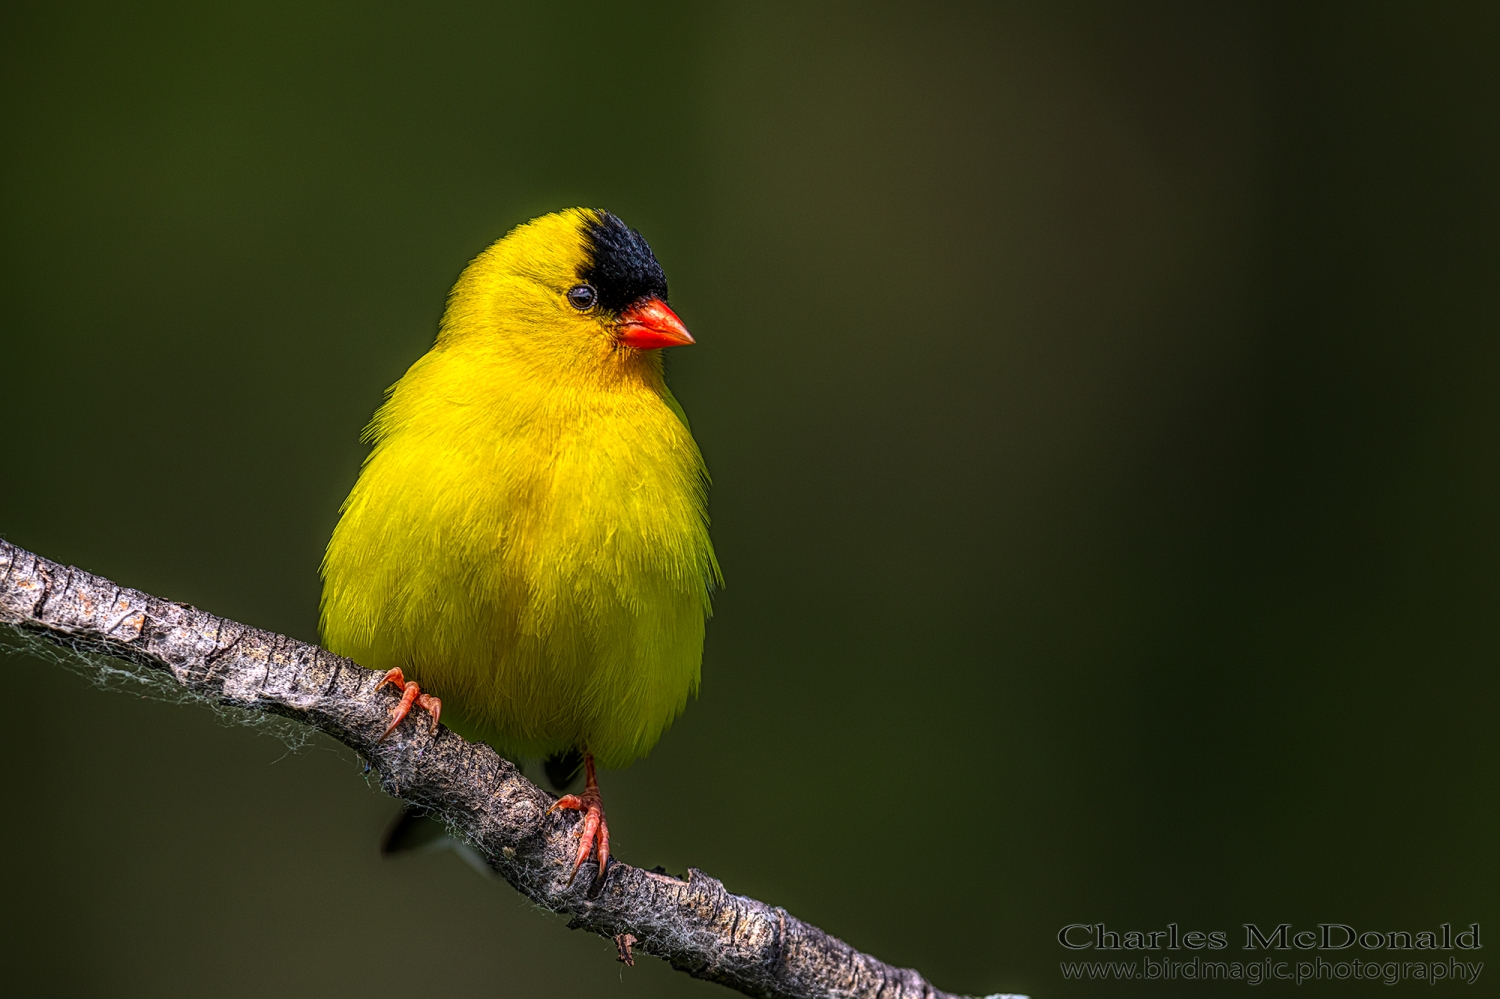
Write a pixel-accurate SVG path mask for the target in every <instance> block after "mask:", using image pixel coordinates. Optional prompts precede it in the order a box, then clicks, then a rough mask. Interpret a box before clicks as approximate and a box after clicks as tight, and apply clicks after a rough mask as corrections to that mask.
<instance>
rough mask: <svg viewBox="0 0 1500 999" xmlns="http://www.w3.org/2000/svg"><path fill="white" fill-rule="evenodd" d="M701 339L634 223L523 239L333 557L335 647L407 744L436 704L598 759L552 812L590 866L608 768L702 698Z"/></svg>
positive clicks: (329, 589) (379, 426) (485, 256)
mask: <svg viewBox="0 0 1500 999" xmlns="http://www.w3.org/2000/svg"><path fill="white" fill-rule="evenodd" d="M692 342H693V338H692V337H691V336H690V335H689V334H688V331H687V329H686V327H684V326H683V324H682V322H681V321H680V320H679V319H678V317H677V316H676V314H675V313H673V311H672V310H671V309H670V308H669V307H668V306H667V281H666V276H665V275H664V274H663V273H662V269H661V265H660V264H658V263H657V261H656V257H655V255H654V254H653V253H652V252H651V248H650V246H648V245H647V243H646V240H645V239H644V238H642V236H641V235H640V233H638V232H636V231H635V230H634V229H631V228H630V227H629V226H627V225H625V224H624V223H623V222H621V221H620V220H619V219H618V218H616V217H615V216H613V215H611V214H610V213H608V212H605V211H600V210H595V209H582V208H574V209H568V210H566V211H561V212H557V213H555V214H552V215H546V216H543V217H542V218H538V219H535V220H533V221H531V222H528V223H526V224H524V225H521V226H518V227H517V228H516V229H514V230H512V231H511V232H510V233H509V234H508V235H507V236H505V237H504V238H503V239H501V240H499V241H498V242H496V243H495V244H494V245H492V246H491V247H490V248H489V249H487V250H485V251H484V252H483V253H481V254H480V255H479V256H478V257H476V258H475V259H474V261H473V262H472V263H470V264H469V266H468V267H467V268H465V270H464V272H463V273H462V274H461V275H460V276H459V279H458V283H457V284H455V285H454V287H453V290H452V292H451V293H450V294H449V296H448V305H447V309H446V311H445V312H444V314H443V319H442V322H441V324H440V327H439V330H438V334H437V340H436V342H435V343H434V344H433V347H432V349H431V350H430V351H428V352H427V354H425V355H424V356H423V357H421V358H420V359H419V360H418V361H417V362H416V363H415V364H413V365H412V366H411V368H410V369H409V370H408V371H407V372H406V374H405V375H404V376H403V377H402V378H401V380H400V381H399V382H397V383H396V384H395V385H394V386H393V387H392V388H391V389H390V391H389V393H388V396H387V399H386V401H385V403H384V404H383V405H382V406H381V407H380V409H379V410H378V411H377V412H376V414H375V417H374V419H373V420H372V421H371V423H370V425H369V427H368V428H367V429H366V432H365V433H366V439H367V440H368V441H369V442H371V443H372V444H373V445H374V446H373V448H372V450H371V451H370V454H369V456H368V457H367V458H366V459H365V463H364V466H363V468H362V470H361V471H360V475H359V479H358V481H357V482H356V483H355V485H354V489H353V491H352V492H350V494H349V497H348V499H347V500H345V501H344V505H343V508H342V512H341V517H340V519H339V523H338V526H337V527H336V528H335V530H334V532H333V537H332V539H331V540H330V541H329V543H328V550H327V553H326V554H325V556H324V559H323V566H322V576H323V596H322V614H321V628H322V633H323V641H324V644H325V645H326V646H327V648H328V649H330V650H331V651H333V652H335V653H338V654H340V655H344V656H348V657H350V658H352V659H354V660H355V661H356V662H359V663H361V664H362V665H364V666H367V667H371V668H374V669H381V670H386V671H388V672H387V675H386V678H387V680H389V682H390V683H392V684H393V685H394V686H395V687H396V688H397V689H399V690H400V691H401V692H402V697H401V701H400V703H399V704H398V705H397V706H396V707H395V708H394V709H393V712H392V716H391V726H390V729H388V730H387V734H389V733H390V731H393V730H394V729H395V728H396V727H397V726H398V725H400V723H401V721H402V719H403V718H405V717H406V715H407V713H408V712H409V711H410V709H411V708H412V706H413V705H416V706H417V707H418V708H421V709H425V710H426V711H427V712H429V714H430V716H431V721H432V725H433V727H434V728H435V727H436V724H437V719H438V715H439V713H440V712H443V717H444V718H445V720H447V721H448V722H449V723H450V724H451V725H452V727H453V728H454V729H455V730H456V731H458V732H460V733H462V734H464V735H467V736H470V737H473V738H478V739H482V740H484V741H486V742H489V743H490V744H491V745H493V746H494V747H495V748H497V749H499V750H500V751H501V752H502V753H505V754H507V755H511V756H517V757H519V756H524V757H543V758H545V757H555V756H557V755H558V754H563V753H569V752H577V753H580V754H581V755H582V757H583V763H584V768H585V775H586V780H585V789H584V792H583V794H582V796H577V795H567V796H565V797H563V798H561V799H560V800H559V801H558V802H557V805H556V806H555V807H560V808H574V809H579V810H581V811H582V812H583V813H584V822H583V824H582V828H581V833H580V842H579V846H578V855H577V859H576V861H575V863H574V865H573V871H574V873H575V874H576V873H577V871H578V868H579V867H580V866H581V865H582V864H583V862H584V860H585V859H587V857H588V855H589V852H590V850H591V849H593V848H594V846H595V844H597V849H596V850H595V853H596V855H597V857H598V862H599V871H600V873H601V874H602V873H603V872H604V869H605V865H606V864H607V862H608V859H609V827H608V825H607V824H606V822H605V819H604V809H603V805H602V802H601V800H600V797H599V786H598V782H597V777H596V774H595V761H596V760H597V761H598V763H599V764H600V765H601V766H604V767H620V766H624V765H625V764H627V763H629V762H631V761H632V760H634V759H636V758H638V757H640V756H642V755H644V754H645V753H646V752H648V751H649V750H650V749H651V747H652V746H654V745H655V744H656V742H657V740H658V739H660V738H661V735H662V733H663V732H664V731H665V730H666V728H667V726H668V725H670V724H671V722H672V720H673V719H674V718H676V717H677V715H678V714H680V713H681V712H682V710H683V708H684V706H685V705H686V703H687V698H688V696H689V695H690V694H693V693H695V692H696V690H697V688H698V679H699V670H700V665H701V662H702V655H703V632H704V623H705V620H706V619H707V617H708V615H709V610H710V607H709V600H710V593H711V591H712V589H713V588H714V587H715V586H716V585H717V584H718V582H719V579H720V577H719V567H718V563H717V561H716V560H715V558H714V552H713V546H712V544H711V543H710V541H709V534H708V515H707V487H708V476H707V472H706V470H705V468H704V464H703V458H702V456H701V454H700V453H699V451H698V447H697V444H696V443H695V442H694V441H693V437H692V434H691V433H690V432H689V430H688V423H687V418H686V416H685V415H684V414H683V411H682V407H681V406H679V405H678V404H677V401H676V399H674V398H673V397H672V393H671V391H670V390H669V389H668V388H667V385H666V382H665V381H664V379H663V377H662V360H661V354H660V349H661V348H663V347H673V346H679V345H684V344H690V343H692ZM440 699H441V700H440Z"/></svg>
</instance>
